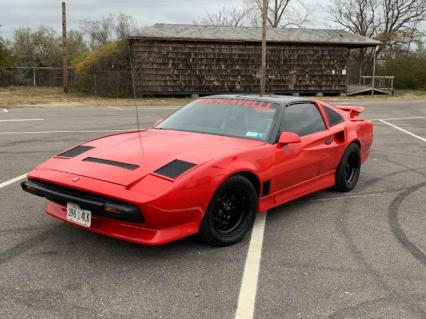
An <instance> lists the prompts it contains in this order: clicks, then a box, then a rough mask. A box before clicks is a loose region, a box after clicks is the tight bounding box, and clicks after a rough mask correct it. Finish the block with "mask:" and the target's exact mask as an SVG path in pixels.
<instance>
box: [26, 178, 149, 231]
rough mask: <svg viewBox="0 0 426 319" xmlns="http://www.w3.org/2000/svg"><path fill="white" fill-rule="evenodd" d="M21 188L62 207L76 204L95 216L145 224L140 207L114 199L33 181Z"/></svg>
mask: <svg viewBox="0 0 426 319" xmlns="http://www.w3.org/2000/svg"><path fill="white" fill-rule="evenodd" d="M21 187H22V189H23V190H24V191H26V192H28V193H30V194H33V195H37V196H40V197H45V198H46V199H48V200H50V201H53V202H56V203H58V204H60V205H62V206H66V204H67V203H74V204H77V205H79V206H80V207H81V208H84V209H87V210H90V211H91V212H92V213H93V214H95V215H100V216H106V217H110V218H114V219H120V220H127V221H131V222H134V223H143V222H144V218H143V215H142V214H141V212H140V211H139V208H138V207H136V206H133V205H130V204H127V203H122V202H119V201H116V200H113V199H109V198H105V197H102V196H96V195H93V194H89V193H87V192H82V191H78V190H75V189H72V188H67V187H61V186H58V185H54V184H51V183H46V182H41V181H35V180H31V179H28V180H27V181H25V182H23V183H21Z"/></svg>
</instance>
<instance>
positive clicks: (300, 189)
mask: <svg viewBox="0 0 426 319" xmlns="http://www.w3.org/2000/svg"><path fill="white" fill-rule="evenodd" d="M334 183H335V172H330V173H327V174H325V175H322V176H319V177H316V178H315V179H312V180H309V181H307V182H304V183H301V184H298V185H295V186H292V187H289V188H286V189H283V190H280V191H279V192H276V193H273V194H271V195H269V196H267V197H264V198H261V199H260V201H259V212H265V211H267V210H269V209H271V208H274V207H276V206H279V205H282V204H284V203H287V202H290V201H292V200H295V199H297V198H300V197H302V196H305V195H308V194H311V193H314V192H317V191H320V190H323V189H327V188H330V187H332V186H334Z"/></svg>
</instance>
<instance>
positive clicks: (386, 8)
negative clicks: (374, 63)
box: [378, 0, 426, 47]
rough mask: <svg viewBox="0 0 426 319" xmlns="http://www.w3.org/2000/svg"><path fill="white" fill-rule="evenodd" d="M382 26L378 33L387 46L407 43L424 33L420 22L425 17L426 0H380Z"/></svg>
mask: <svg viewBox="0 0 426 319" xmlns="http://www.w3.org/2000/svg"><path fill="white" fill-rule="evenodd" d="M382 1H383V2H382V10H383V26H382V28H381V32H380V34H379V35H378V39H379V40H381V41H382V42H383V43H385V44H386V45H387V46H389V47H393V46H395V45H399V44H407V43H409V42H411V41H413V40H415V39H416V38H417V39H418V38H419V37H422V36H423V35H424V33H422V32H421V31H420V30H419V25H420V23H422V22H424V21H425V19H426V0H382Z"/></svg>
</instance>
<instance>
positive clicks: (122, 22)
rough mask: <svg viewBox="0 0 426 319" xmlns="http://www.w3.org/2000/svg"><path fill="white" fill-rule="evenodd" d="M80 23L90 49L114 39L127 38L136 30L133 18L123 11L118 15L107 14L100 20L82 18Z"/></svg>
mask: <svg viewBox="0 0 426 319" xmlns="http://www.w3.org/2000/svg"><path fill="white" fill-rule="evenodd" d="M80 25H81V30H82V32H83V33H84V35H85V36H86V37H87V39H88V41H89V44H90V47H91V48H92V49H94V48H97V47H100V46H104V45H106V44H108V43H111V42H112V41H114V40H124V39H127V38H128V37H129V36H130V35H131V34H132V33H136V32H137V24H136V21H135V19H134V18H133V17H131V16H128V15H125V14H123V13H120V14H119V15H118V16H114V15H112V14H109V15H108V16H105V17H103V18H102V19H101V20H83V21H81V22H80Z"/></svg>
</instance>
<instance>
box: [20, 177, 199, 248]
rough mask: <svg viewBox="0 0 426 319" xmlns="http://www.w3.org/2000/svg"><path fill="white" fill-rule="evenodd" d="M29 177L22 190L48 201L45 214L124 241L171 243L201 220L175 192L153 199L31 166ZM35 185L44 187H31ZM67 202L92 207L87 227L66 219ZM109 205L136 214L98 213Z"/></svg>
mask: <svg viewBox="0 0 426 319" xmlns="http://www.w3.org/2000/svg"><path fill="white" fill-rule="evenodd" d="M76 177H79V181H78V182H74V181H73V180H74V179H75V178H76ZM28 178H29V180H28V181H26V182H24V183H23V184H22V187H23V188H24V190H25V191H26V192H29V193H31V194H34V195H38V196H42V197H45V198H47V199H48V200H49V203H48V205H47V208H46V212H47V214H49V215H51V216H53V217H55V218H57V219H59V220H61V221H63V222H65V223H68V224H71V225H73V226H75V227H79V228H82V229H85V230H88V231H92V232H95V233H98V234H102V235H105V236H109V237H114V238H118V239H121V240H126V241H129V242H134V243H138V244H144V245H161V244H165V243H167V242H171V241H175V240H178V239H181V238H184V237H187V236H190V235H193V234H196V233H197V232H198V229H199V225H200V220H201V218H202V212H201V209H200V208H197V207H194V205H190V204H188V203H187V202H186V201H184V200H179V199H178V200H176V199H177V197H176V196H175V195H174V196H172V197H167V198H163V197H161V198H160V199H157V200H155V199H153V196H152V195H149V194H147V193H146V192H140V191H139V190H137V191H133V190H129V189H126V188H125V187H123V186H121V185H116V184H113V183H109V182H105V181H101V180H96V179H92V178H88V177H84V176H76V175H74V174H69V173H64V172H58V171H53V170H33V171H32V172H30V173H29V174H28ZM29 182H31V183H29ZM34 183H38V184H39V185H40V184H41V185H42V186H43V187H40V186H39V185H37V186H39V187H35V184H34ZM46 185H47V187H46ZM28 186H30V187H28ZM52 186H53V187H52ZM153 186H155V185H153ZM46 188H48V189H46ZM58 189H59V190H62V189H66V190H71V194H69V193H66V194H64V192H62V191H61V192H60V194H56V193H57V190H58ZM151 191H152V189H151ZM68 202H71V203H75V204H77V205H79V206H80V207H82V208H85V209H88V210H90V211H92V223H91V226H90V227H89V228H87V227H83V226H79V225H77V224H74V223H72V222H69V221H67V220H66V203H68ZM111 204H115V205H118V208H121V209H122V210H124V211H126V209H128V210H127V211H128V212H133V213H135V212H136V210H137V212H138V216H137V217H136V215H133V216H134V217H135V219H133V220H132V218H130V219H129V218H120V217H117V215H108V214H107V213H105V212H104V211H101V210H102V208H104V207H108V206H110V205H111ZM114 207H115V208H117V206H114ZM130 215H132V214H130ZM127 217H129V216H127Z"/></svg>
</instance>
